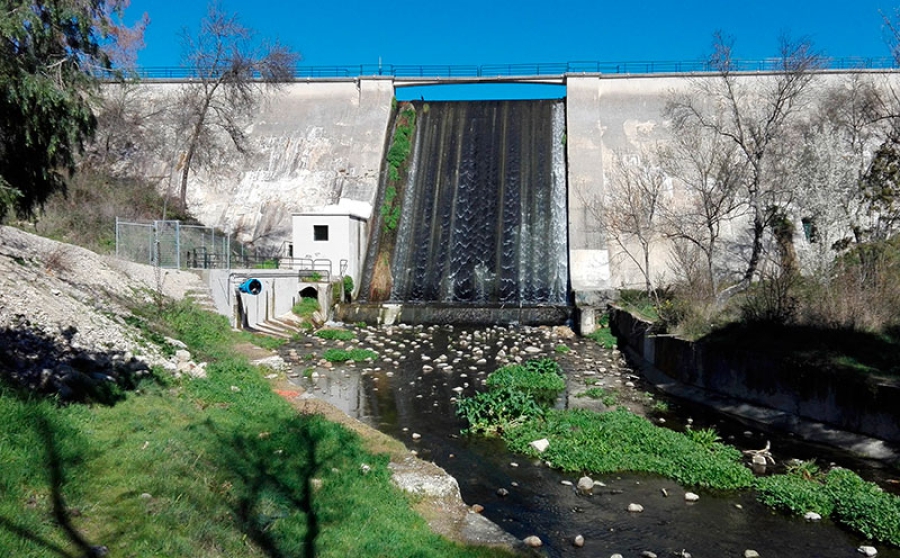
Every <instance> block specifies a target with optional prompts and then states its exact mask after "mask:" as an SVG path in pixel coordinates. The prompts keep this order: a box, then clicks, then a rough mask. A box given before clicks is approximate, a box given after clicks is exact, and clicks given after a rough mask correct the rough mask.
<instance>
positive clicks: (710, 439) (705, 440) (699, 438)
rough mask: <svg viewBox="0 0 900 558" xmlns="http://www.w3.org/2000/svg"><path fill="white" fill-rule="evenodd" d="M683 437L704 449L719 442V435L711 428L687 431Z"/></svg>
mask: <svg viewBox="0 0 900 558" xmlns="http://www.w3.org/2000/svg"><path fill="white" fill-rule="evenodd" d="M685 435H686V436H687V437H688V438H690V439H691V441H693V442H694V443H696V444H699V445H701V446H703V447H705V448H711V447H712V446H713V444H715V443H716V442H718V441H719V440H721V438H719V433H718V432H716V431H715V429H713V428H701V429H700V430H687V431H685Z"/></svg>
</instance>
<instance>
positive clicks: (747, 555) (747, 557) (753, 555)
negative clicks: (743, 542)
mask: <svg viewBox="0 0 900 558" xmlns="http://www.w3.org/2000/svg"><path fill="white" fill-rule="evenodd" d="M744 558H759V552H757V551H755V550H750V549H747V550H745V551H744Z"/></svg>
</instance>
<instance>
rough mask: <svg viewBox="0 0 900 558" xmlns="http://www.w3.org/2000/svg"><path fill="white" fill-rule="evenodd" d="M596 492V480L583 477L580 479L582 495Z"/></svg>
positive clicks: (579, 485) (579, 487)
mask: <svg viewBox="0 0 900 558" xmlns="http://www.w3.org/2000/svg"><path fill="white" fill-rule="evenodd" d="M593 491H594V479H592V478H591V477H587V476H585V477H581V478H580V479H578V492H580V493H582V494H591V493H592V492H593Z"/></svg>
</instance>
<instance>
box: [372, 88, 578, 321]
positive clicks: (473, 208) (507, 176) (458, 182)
mask: <svg viewBox="0 0 900 558" xmlns="http://www.w3.org/2000/svg"><path fill="white" fill-rule="evenodd" d="M415 107H416V124H415V133H414V141H413V146H412V151H411V153H410V158H409V161H408V167H407V170H408V172H407V173H406V177H405V183H404V187H403V189H402V193H401V194H400V198H401V206H400V207H401V210H400V220H399V224H398V227H397V232H396V242H395V244H394V249H393V252H392V253H391V255H390V271H391V273H390V275H391V278H392V285H391V288H390V296H389V301H390V302H397V303H405V304H445V305H470V306H507V307H514V306H539V305H555V306H566V305H567V293H568V240H567V216H566V182H565V181H566V169H565V146H564V141H565V139H564V138H565V108H564V104H563V103H562V102H560V101H549V100H541V101H479V102H445V103H430V104H428V105H425V104H421V103H417V104H416V105H415ZM376 225H378V224H377V223H376ZM380 226H383V225H380ZM373 252H376V250H370V254H369V257H370V258H372V257H375V256H376V254H374V253H373ZM381 253H382V254H384V252H383V251H382V252H381ZM382 257H383V256H382ZM368 267H369V269H372V268H373V267H374V264H371V263H370V265H369V266H368ZM363 291H364V292H366V289H363Z"/></svg>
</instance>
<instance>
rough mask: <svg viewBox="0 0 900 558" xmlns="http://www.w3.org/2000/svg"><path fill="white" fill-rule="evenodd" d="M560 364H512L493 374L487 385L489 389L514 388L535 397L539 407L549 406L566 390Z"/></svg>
mask: <svg viewBox="0 0 900 558" xmlns="http://www.w3.org/2000/svg"><path fill="white" fill-rule="evenodd" d="M560 371H561V369H560V367H559V364H558V363H557V362H556V361H554V360H551V359H538V360H529V361H526V362H524V363H523V364H510V365H508V366H504V367H503V368H500V369H498V370H497V371H495V372H492V373H491V374H490V375H488V377H487V381H486V383H485V385H486V386H487V387H488V389H500V388H512V389H515V390H519V391H521V392H523V393H525V394H526V395H528V396H530V397H533V398H534V400H535V401H536V402H537V403H538V404H539V405H544V406H549V405H552V404H553V403H554V402H555V401H556V397H557V395H559V392H560V391H562V390H564V389H565V388H566V381H565V379H564V378H563V377H562V375H561V374H560Z"/></svg>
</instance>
